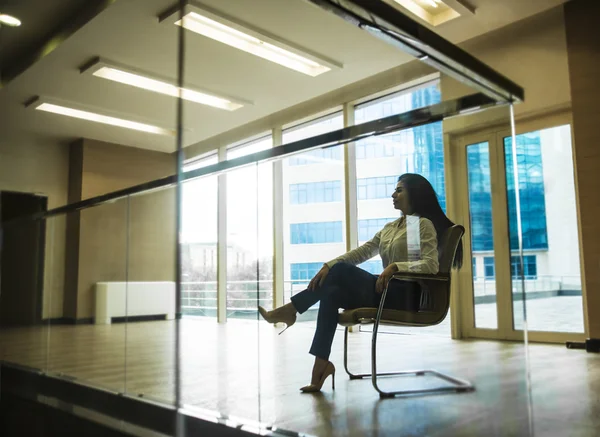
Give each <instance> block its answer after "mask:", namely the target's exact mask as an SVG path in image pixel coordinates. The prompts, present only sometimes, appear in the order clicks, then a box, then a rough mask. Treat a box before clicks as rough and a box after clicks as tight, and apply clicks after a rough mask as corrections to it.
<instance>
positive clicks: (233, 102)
mask: <svg viewBox="0 0 600 437" xmlns="http://www.w3.org/2000/svg"><path fill="white" fill-rule="evenodd" d="M81 72H82V73H90V74H93V75H94V76H97V77H101V78H104V79H108V80H112V81H115V82H120V83H122V84H125V85H131V86H134V87H137V88H143V89H145V90H148V91H153V92H156V93H160V94H164V95H167V96H172V97H180V96H181V98H182V99H185V100H189V101H191V102H196V103H200V104H203V105H208V106H212V107H215V108H220V109H225V110H227V111H235V110H236V109H239V108H241V107H243V106H244V105H245V104H247V105H251V104H252V102H248V101H242V100H241V99H233V98H230V97H224V96H218V95H217V94H216V93H212V92H208V91H200V90H197V89H191V88H187V87H185V88H180V87H178V86H177V85H175V84H174V83H173V82H172V81H170V80H168V79H162V78H158V77H156V76H153V75H150V74H147V73H144V72H140V71H136V70H134V69H133V68H130V67H124V66H120V65H117V64H114V63H111V62H108V61H104V60H101V59H99V58H97V59H95V60H94V61H93V62H92V63H91V64H88V65H86V66H84V67H83V68H82V69H81Z"/></svg>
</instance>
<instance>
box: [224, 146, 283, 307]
mask: <svg viewBox="0 0 600 437" xmlns="http://www.w3.org/2000/svg"><path fill="white" fill-rule="evenodd" d="M271 147H272V138H271V136H270V135H269V136H266V137H262V138H259V139H257V140H253V141H250V142H247V143H245V144H243V145H241V146H238V147H233V148H229V149H228V150H227V159H234V158H239V157H241V156H245V155H249V154H251V153H256V152H260V151H262V150H267V149H269V148H271ZM272 169H273V166H272V164H271V163H270V162H267V163H260V164H258V165H251V166H247V167H242V168H238V169H235V170H232V171H230V172H228V173H226V179H227V212H228V214H227V253H228V257H227V264H228V268H227V317H231V318H237V317H239V318H243V317H245V315H246V314H247V312H248V311H251V310H252V308H256V304H257V297H258V299H259V302H258V304H259V305H263V306H268V305H270V303H271V302H272V299H271V297H270V293H272V290H273V273H272V266H273V200H272V197H271V196H265V195H261V194H259V193H272V192H273V170H272ZM257 286H258V288H259V290H260V291H259V292H258V293H257ZM253 305H254V306H253Z"/></svg>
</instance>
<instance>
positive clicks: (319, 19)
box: [0, 0, 565, 152]
mask: <svg viewBox="0 0 600 437" xmlns="http://www.w3.org/2000/svg"><path fill="white" fill-rule="evenodd" d="M86 1H91V0H52V2H48V1H47V0H5V1H4V4H3V6H2V12H3V13H9V14H14V15H16V16H18V17H19V18H20V19H21V20H22V22H23V25H22V26H21V27H19V28H10V29H9V28H2V29H0V32H2V33H0V62H2V64H0V66H1V65H4V66H5V67H6V66H7V65H9V66H10V63H11V61H12V60H14V59H18V58H19V57H20V56H21V55H22V53H24V52H25V51H26V50H29V49H30V48H31V46H33V45H35V44H40V43H41V41H43V40H44V38H47V37H48V34H49V32H51V31H52V30H53V29H54V28H56V27H57V26H58V25H60V23H61V21H64V20H65V19H68V13H66V12H65V11H69V10H72V9H70V8H79V7H82V5H83V4H84V3H85V2H86ZM390 1H391V0H390ZM564 2H565V0H535V1H523V0H502V1H498V0H469V3H470V4H471V5H472V6H473V7H475V8H476V13H475V14H474V15H469V16H463V17H461V18H458V19H456V20H452V21H450V22H448V23H444V24H442V25H440V26H438V27H436V28H435V31H436V32H438V33H439V34H441V35H442V36H443V37H445V38H447V39H449V40H450V41H451V42H453V43H460V42H463V41H465V40H468V39H471V38H473V37H476V36H479V35H481V34H484V33H487V32H489V31H491V30H494V29H497V28H499V27H503V26H505V25H507V24H510V23H512V22H515V21H519V20H521V19H524V18H527V17H529V16H532V15H535V14H537V13H540V12H542V11H544V10H547V9H550V8H552V7H555V6H557V5H559V4H561V3H564ZM50 3H52V8H50V7H49V6H48V5H49V4H50ZM105 3H108V2H105ZM173 3H174V0H116V1H114V2H113V3H112V4H111V5H110V6H109V7H107V8H106V9H104V10H102V11H101V12H100V13H98V14H97V15H96V16H95V17H94V18H93V19H91V20H90V21H89V22H87V24H85V25H84V26H83V27H81V28H80V29H79V30H78V31H76V32H75V33H74V34H73V35H71V36H70V37H69V38H67V39H66V40H64V41H63V42H62V43H60V45H58V46H57V47H56V48H55V49H54V50H53V51H52V52H51V53H49V54H48V55H46V56H44V57H42V58H41V59H39V60H38V61H37V62H35V63H33V64H32V65H31V66H30V67H29V68H27V69H26V70H25V71H24V72H22V73H21V74H20V75H18V76H17V77H16V78H14V79H13V80H11V81H10V82H8V84H6V86H5V87H4V88H3V89H0V113H2V114H3V115H2V118H1V119H0V122H1V123H2V128H1V129H0V141H3V142H14V141H17V139H18V141H22V140H23V139H26V138H32V137H35V138H36V139H38V140H40V139H41V140H52V141H60V142H65V143H66V142H70V141H72V140H75V139H77V138H91V139H96V140H101V141H108V142H112V143H117V144H122V145H127V146H132V147H139V148H145V149H150V150H158V151H164V152H172V151H173V150H174V149H175V139H174V138H173V137H169V136H161V135H153V134H148V133H142V132H138V131H133V130H129V129H124V128H118V127H111V126H107V125H100V124H97V123H92V122H88V121H83V120H77V119H74V118H69V117H65V116H60V115H54V114H49V113H44V112H41V111H35V110H33V109H31V108H25V106H24V102H26V101H28V100H29V99H31V98H32V97H33V96H37V95H40V96H45V97H50V98H55V99H59V100H62V101H66V102H72V103H74V104H77V105H78V106H84V107H89V108H90V109H92V110H96V111H98V112H104V113H108V114H110V115H114V116H118V117H121V118H128V119H133V120H135V121H138V122H145V123H149V124H155V125H159V126H161V127H166V128H175V126H176V100H175V99H173V98H171V97H168V96H163V95H160V94H156V93H151V92H148V91H145V90H142V89H138V88H133V87H130V86H127V85H122V84H119V83H115V82H111V81H107V80H104V79H100V78H97V77H94V76H92V75H89V74H80V72H79V67H80V66H82V64H84V63H85V62H86V61H88V60H90V59H91V58H93V57H96V56H100V57H102V58H105V59H107V60H110V61H113V62H117V63H120V64H125V65H127V66H130V67H133V68H135V69H139V70H142V71H146V72H148V73H152V74H155V75H158V76H162V77H167V78H172V79H175V78H176V77H177V31H178V28H177V27H176V26H174V25H169V24H168V23H164V22H163V23H159V21H158V19H157V17H158V15H159V14H160V13H161V12H163V11H164V10H166V9H168V8H169V7H171V6H172V5H173ZM202 3H203V4H205V5H207V6H210V7H212V8H214V9H217V10H219V11H220V12H222V13H224V14H227V15H229V16H231V17H234V18H237V19H241V20H242V21H244V22H246V23H248V24H250V25H251V26H253V27H255V28H259V29H262V30H263V31H266V32H268V33H270V34H272V35H276V36H278V37H280V38H282V39H285V40H287V41H290V42H292V43H294V44H295V45H297V46H300V47H303V48H305V49H307V50H309V51H311V52H314V53H317V54H320V55H322V56H324V57H326V58H328V59H331V60H333V61H336V62H337V63H340V64H342V65H343V68H340V69H334V70H332V71H330V72H327V73H324V74H322V75H320V76H317V77H310V76H306V75H304V74H301V73H298V72H295V71H293V70H289V69H287V68H285V67H282V66H279V65H277V64H274V63H272V62H268V61H265V60H262V59H260V58H257V57H255V56H252V55H249V54H247V53H245V52H242V51H240V50H237V49H234V48H231V47H229V46H226V45H224V44H221V43H219V42H216V41H213V40H211V39H208V38H205V37H202V36H200V35H197V34H194V33H192V32H187V31H186V32H185V52H184V53H185V63H184V80H185V83H186V84H187V85H188V86H195V87H197V88H201V89H207V90H212V91H214V92H216V93H222V94H225V95H229V96H232V97H237V98H240V99H244V100H247V101H251V102H253V105H247V106H245V107H243V108H241V109H238V110H237V111H233V112H228V111H223V110H219V109H214V108H211V107H207V106H202V105H199V104H197V103H191V102H187V101H186V102H185V104H184V108H183V109H184V111H183V114H184V116H183V121H184V129H185V134H184V146H189V145H192V144H195V143H197V142H199V141H202V140H205V139H207V138H211V137H213V136H215V135H217V134H220V133H222V132H225V131H228V130H230V129H233V128H235V127H237V126H240V125H243V124H246V123H249V122H252V121H254V120H257V119H260V118H263V117H267V116H269V115H270V114H274V113H276V112H279V111H281V110H283V109H285V108H288V107H290V106H293V105H296V104H299V103H301V102H304V101H307V100H310V99H313V98H315V97H317V96H319V95H322V94H325V93H327V92H330V91H333V90H335V89H338V88H341V87H343V86H346V85H349V84H351V83H354V82H357V81H359V80H361V79H364V78H367V77H369V76H372V75H374V74H377V73H380V72H382V71H385V70H388V69H390V68H393V67H395V66H398V65H400V64H402V63H405V62H407V61H409V60H411V58H410V57H409V56H407V55H405V54H404V53H401V52H400V51H398V50H397V49H395V48H393V47H391V46H389V45H387V44H386V43H384V42H381V41H379V40H378V39H376V38H374V37H373V36H371V35H369V34H367V33H366V32H364V31H362V30H360V29H357V28H355V27H353V26H351V25H349V24H347V23H345V22H344V21H342V20H341V19H339V18H338V17H336V16H333V15H332V14H329V13H327V12H325V11H323V10H321V9H320V8H318V7H316V6H314V5H312V4H310V3H308V2H306V1H305V0H285V1H282V0H228V1H226V2H224V1H222V0H203V1H202ZM250 3H251V8H250V7H249V4H250ZM392 3H393V2H392ZM57 11H63V12H57ZM40 17H43V19H42V18H40Z"/></svg>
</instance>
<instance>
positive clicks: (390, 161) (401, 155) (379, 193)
mask: <svg viewBox="0 0 600 437" xmlns="http://www.w3.org/2000/svg"><path fill="white" fill-rule="evenodd" d="M438 86H439V83H437V82H435V83H430V84H427V85H425V86H422V87H419V88H415V89H410V90H406V91H402V92H401V93H398V94H394V95H392V96H387V97H385V98H382V99H378V100H376V101H374V102H369V103H366V104H364V105H360V106H358V107H357V108H356V112H355V118H356V124H360V123H364V122H367V121H371V120H376V119H379V118H382V117H387V116H390V115H394V114H401V113H403V112H407V111H410V110H412V109H416V108H421V107H424V106H428V105H433V104H435V103H439V102H440V101H441V93H440V90H439V88H438ZM403 173H418V174H420V175H422V176H424V177H425V178H427V180H429V182H431V184H432V185H433V187H434V189H435V191H436V193H437V195H438V199H439V202H440V205H441V207H442V209H443V210H444V212H445V211H446V191H445V179H444V138H443V132H442V123H441V122H438V123H431V124H428V125H425V126H419V127H416V128H413V129H406V130H403V131H400V132H395V133H392V134H389V135H382V136H377V137H370V138H366V139H364V140H361V141H358V142H357V143H356V174H357V197H358V199H357V200H358V240H359V244H363V243H365V242H367V241H368V240H370V239H371V238H373V236H374V235H375V233H376V232H377V231H379V230H381V228H382V227H383V226H384V225H385V224H386V223H388V222H390V221H393V220H396V219H397V218H398V211H397V210H395V209H394V207H393V204H392V200H391V195H392V193H393V191H394V190H395V188H396V183H397V181H398V177H399V176H400V175H402V174H403ZM359 267H361V268H362V269H364V270H367V271H369V272H371V273H373V274H379V273H381V271H382V270H383V265H382V260H381V257H380V256H379V255H377V256H376V257H374V258H372V259H370V260H369V261H366V262H364V263H362V264H361V265H360V266H359ZM386 329H389V328H386ZM402 330H403V332H404V331H406V330H410V328H402ZM417 332H421V333H423V332H428V333H429V332H431V333H438V332H439V333H442V334H444V335H450V316H448V317H446V319H445V321H444V322H442V323H441V324H440V325H437V326H435V327H428V328H426V329H422V328H419V330H417Z"/></svg>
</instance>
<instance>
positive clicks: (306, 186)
mask: <svg viewBox="0 0 600 437" xmlns="http://www.w3.org/2000/svg"><path fill="white" fill-rule="evenodd" d="M343 127H344V125H343V118H342V114H341V113H335V114H333V115H330V116H328V117H325V118H320V119H317V120H315V121H313V122H310V123H305V124H302V125H299V126H297V127H294V128H290V129H287V130H285V131H284V132H283V142H284V144H285V143H290V142H293V141H298V140H302V139H305V138H309V137H312V136H315V135H319V134H322V133H325V132H329V131H332V130H337V129H341V128H343ZM282 165H283V229H284V235H283V239H284V280H285V293H284V301H285V302H289V299H290V297H291V296H292V295H293V294H294V293H296V292H298V291H301V290H303V289H305V288H306V286H307V285H308V282H309V281H310V280H311V279H312V277H313V276H314V275H315V274H316V273H317V272H318V271H319V269H320V268H321V266H322V265H323V263H324V262H326V261H329V260H331V259H333V258H335V257H336V256H338V255H340V254H342V253H344V252H345V250H346V245H345V233H344V229H345V210H344V203H343V200H344V161H343V146H336V147H331V148H327V149H316V150H312V151H309V152H306V153H302V154H300V155H296V156H293V157H290V158H288V159H285V160H283V164H282ZM316 307H317V306H316ZM316 307H315V308H316ZM315 317H316V312H315V311H307V312H306V313H304V314H303V315H302V316H301V317H300V318H299V321H308V320H314V319H315Z"/></svg>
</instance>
